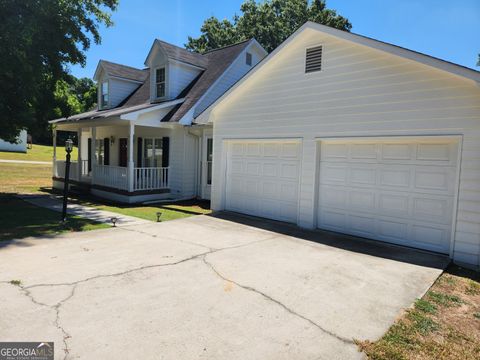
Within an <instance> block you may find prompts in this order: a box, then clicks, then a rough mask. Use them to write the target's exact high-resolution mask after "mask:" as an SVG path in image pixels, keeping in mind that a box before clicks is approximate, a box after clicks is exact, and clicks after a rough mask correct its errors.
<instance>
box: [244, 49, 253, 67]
mask: <svg viewBox="0 0 480 360" xmlns="http://www.w3.org/2000/svg"><path fill="white" fill-rule="evenodd" d="M245 62H246V63H247V65H248V66H252V54H250V53H248V52H247V55H246V57H245Z"/></svg>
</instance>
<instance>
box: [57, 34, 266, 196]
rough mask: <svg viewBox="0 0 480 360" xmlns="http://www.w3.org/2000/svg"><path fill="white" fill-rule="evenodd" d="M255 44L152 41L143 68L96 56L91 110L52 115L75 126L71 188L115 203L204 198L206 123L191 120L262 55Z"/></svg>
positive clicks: (60, 162)
mask: <svg viewBox="0 0 480 360" xmlns="http://www.w3.org/2000/svg"><path fill="white" fill-rule="evenodd" d="M266 54H267V53H266V51H265V50H264V49H263V48H262V47H261V46H260V45H259V44H258V43H257V41H255V40H254V39H252V40H247V41H243V42H241V43H238V44H235V45H232V46H228V47H224V48H221V49H217V50H213V51H210V52H207V53H205V54H203V55H201V54H197V53H193V52H190V51H187V50H185V49H182V48H180V47H177V46H174V45H171V44H168V43H166V42H163V41H160V40H155V41H154V43H153V45H152V47H151V49H150V51H149V53H148V56H147V58H146V60H145V66H146V68H145V69H136V68H132V67H129V66H125V65H120V64H114V63H111V62H108V61H103V60H102V61H100V62H99V64H98V67H97V70H96V72H95V76H94V79H95V80H96V81H97V83H98V89H99V91H98V104H99V106H98V108H97V109H95V110H93V111H90V112H87V113H83V114H78V115H75V116H71V117H69V118H62V119H57V120H53V121H51V122H50V123H52V124H53V125H54V129H55V130H54V144H55V145H56V133H57V132H58V131H75V132H77V134H78V139H79V152H78V159H75V160H76V161H73V163H72V167H71V175H70V179H71V183H72V186H78V187H82V188H84V189H85V190H87V191H90V192H91V193H93V194H95V195H97V196H101V197H104V198H108V199H112V200H116V201H122V202H129V203H131V202H143V201H147V200H156V199H166V198H173V199H180V198H193V197H201V198H205V199H209V198H210V188H211V181H212V175H211V174H212V144H213V140H212V125H211V124H205V125H197V124H194V123H193V119H194V117H195V116H197V115H198V114H199V113H200V112H202V111H203V110H204V109H205V108H207V107H208V106H209V105H210V104H211V103H212V102H213V101H215V100H216V99H217V98H218V97H219V96H221V95H222V94H223V93H224V92H225V91H226V90H227V89H228V88H230V87H231V86H232V85H233V84H234V83H235V82H236V81H238V80H239V79H240V78H241V77H242V76H243V75H244V74H245V73H247V72H248V71H249V70H250V69H252V68H253V67H254V66H255V65H256V64H257V63H258V62H259V61H260V60H261V59H263V58H264V57H265V56H266ZM64 159H65V152H64V151H61V150H59V149H56V148H55V151H54V160H53V161H54V169H53V172H54V173H53V185H54V187H55V188H63V182H64V171H65V161H64Z"/></svg>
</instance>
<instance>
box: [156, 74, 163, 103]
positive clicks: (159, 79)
mask: <svg viewBox="0 0 480 360" xmlns="http://www.w3.org/2000/svg"><path fill="white" fill-rule="evenodd" d="M155 91H156V97H157V98H163V97H164V96H165V68H158V69H157V70H155Z"/></svg>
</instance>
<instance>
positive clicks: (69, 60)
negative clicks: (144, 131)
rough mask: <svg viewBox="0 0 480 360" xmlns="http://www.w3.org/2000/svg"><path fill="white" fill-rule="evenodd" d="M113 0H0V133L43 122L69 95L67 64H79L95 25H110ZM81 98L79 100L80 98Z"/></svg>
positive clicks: (9, 135) (95, 34)
mask: <svg viewBox="0 0 480 360" xmlns="http://www.w3.org/2000/svg"><path fill="white" fill-rule="evenodd" d="M117 4H118V0H22V1H18V0H0V18H1V19H2V21H1V22H0V49H1V51H0V94H2V96H1V97H0V138H3V139H5V140H9V141H12V140H14V139H15V137H16V136H17V134H18V132H19V131H20V130H21V129H24V128H32V129H35V128H38V129H40V128H43V129H45V128H46V127H47V125H46V121H47V120H48V117H47V116H49V115H50V114H51V109H52V108H55V105H56V104H57V105H58V100H59V99H64V100H65V99H68V100H66V101H65V104H64V105H65V106H64V105H62V106H61V107H63V109H64V110H65V109H67V108H70V109H72V110H73V109H76V108H78V104H76V103H75V101H74V100H73V99H71V98H69V96H68V93H69V90H68V88H69V87H68V86H67V84H69V81H71V79H69V77H68V72H67V65H68V64H81V65H84V64H85V51H86V50H88V49H89V47H90V45H91V42H92V41H93V42H94V43H96V44H99V43H100V41H101V37H100V33H99V26H100V25H102V24H103V25H105V26H110V25H112V21H111V18H110V11H114V10H115V9H116V7H117ZM81 101H82V100H80V102H81Z"/></svg>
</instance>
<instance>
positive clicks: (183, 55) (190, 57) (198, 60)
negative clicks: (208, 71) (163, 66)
mask: <svg viewBox="0 0 480 360" xmlns="http://www.w3.org/2000/svg"><path fill="white" fill-rule="evenodd" d="M156 46H158V47H160V49H162V50H163V52H164V53H165V55H166V56H167V58H168V59H170V60H176V61H181V62H183V63H186V64H189V65H193V66H197V67H200V68H202V69H205V68H206V67H207V64H208V60H207V59H205V56H203V55H202V54H199V53H196V52H193V51H189V50H187V49H184V48H181V47H179V46H176V45H173V44H169V43H167V42H165V41H162V40H159V39H155V41H154V42H153V45H152V47H151V48H150V51H149V52H148V55H147V58H146V59H145V64H147V62H148V59H149V58H150V55H151V54H152V51H153V49H154V48H155V47H156Z"/></svg>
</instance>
